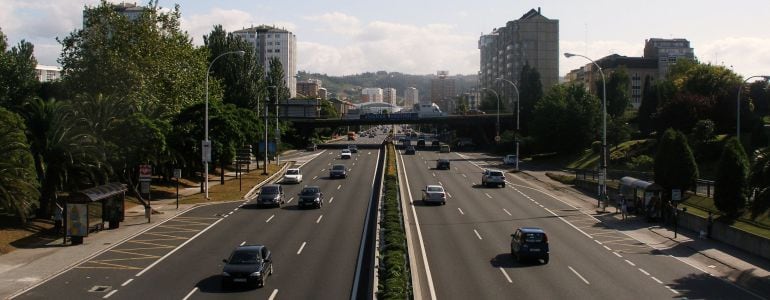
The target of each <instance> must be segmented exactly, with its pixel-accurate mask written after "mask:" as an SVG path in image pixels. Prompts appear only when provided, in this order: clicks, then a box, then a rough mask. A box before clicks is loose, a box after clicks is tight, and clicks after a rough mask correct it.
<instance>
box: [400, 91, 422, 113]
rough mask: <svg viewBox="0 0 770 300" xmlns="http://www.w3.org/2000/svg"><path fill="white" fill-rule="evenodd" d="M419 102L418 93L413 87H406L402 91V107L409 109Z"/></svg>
mask: <svg viewBox="0 0 770 300" xmlns="http://www.w3.org/2000/svg"><path fill="white" fill-rule="evenodd" d="M419 102H420V91H419V90H417V88H415V87H411V86H410V87H408V88H406V89H405V90H404V105H403V106H404V107H406V108H411V107H413V106H414V105H415V104H417V103H419Z"/></svg>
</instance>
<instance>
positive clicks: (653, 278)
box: [650, 276, 663, 284]
mask: <svg viewBox="0 0 770 300" xmlns="http://www.w3.org/2000/svg"><path fill="white" fill-rule="evenodd" d="M650 278H652V280H655V282H657V283H660V284H663V281H660V279H657V278H655V277H654V276H652V277H650Z"/></svg>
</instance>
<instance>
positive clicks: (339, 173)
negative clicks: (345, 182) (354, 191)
mask: <svg viewBox="0 0 770 300" xmlns="http://www.w3.org/2000/svg"><path fill="white" fill-rule="evenodd" d="M337 177H340V178H345V177H348V173H347V170H346V169H345V165H339V164H337V165H333V166H332V168H331V169H329V178H337Z"/></svg>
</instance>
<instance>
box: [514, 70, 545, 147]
mask: <svg viewBox="0 0 770 300" xmlns="http://www.w3.org/2000/svg"><path fill="white" fill-rule="evenodd" d="M518 84H519V97H520V101H521V103H519V109H520V110H521V112H520V113H519V118H521V122H520V124H521V132H522V134H523V135H529V131H530V126H529V124H530V122H531V121H532V120H533V119H534V116H533V114H534V112H535V105H536V104H537V102H539V101H540V100H541V99H543V82H542V81H541V80H540V72H538V71H537V69H535V68H532V67H531V66H530V65H529V64H528V63H527V64H525V65H524V67H522V68H521V73H520V78H519V82H518Z"/></svg>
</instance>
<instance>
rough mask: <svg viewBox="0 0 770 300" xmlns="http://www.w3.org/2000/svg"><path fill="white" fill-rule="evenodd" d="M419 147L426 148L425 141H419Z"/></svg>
mask: <svg viewBox="0 0 770 300" xmlns="http://www.w3.org/2000/svg"><path fill="white" fill-rule="evenodd" d="M417 147H425V139H418V140H417Z"/></svg>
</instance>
